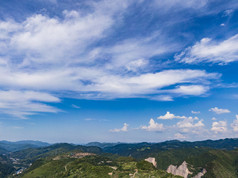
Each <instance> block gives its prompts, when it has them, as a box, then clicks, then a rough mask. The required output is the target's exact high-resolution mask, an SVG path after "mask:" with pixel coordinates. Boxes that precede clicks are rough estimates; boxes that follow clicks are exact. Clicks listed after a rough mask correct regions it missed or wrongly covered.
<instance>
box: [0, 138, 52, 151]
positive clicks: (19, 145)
mask: <svg viewBox="0 0 238 178" xmlns="http://www.w3.org/2000/svg"><path fill="white" fill-rule="evenodd" d="M49 145H50V144H49V143H46V142H40V141H32V140H25V141H17V142H9V141H5V140H3V141H0V152H1V148H2V149H4V150H6V151H8V152H14V151H19V150H23V149H28V148H39V147H45V146H49Z"/></svg>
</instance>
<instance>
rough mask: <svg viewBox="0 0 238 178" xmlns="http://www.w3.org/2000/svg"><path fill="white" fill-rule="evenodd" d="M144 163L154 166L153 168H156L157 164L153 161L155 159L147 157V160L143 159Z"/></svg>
mask: <svg viewBox="0 0 238 178" xmlns="http://www.w3.org/2000/svg"><path fill="white" fill-rule="evenodd" d="M145 161H147V162H149V163H152V164H153V165H154V167H157V162H156V161H155V158H153V157H149V158H147V159H145Z"/></svg>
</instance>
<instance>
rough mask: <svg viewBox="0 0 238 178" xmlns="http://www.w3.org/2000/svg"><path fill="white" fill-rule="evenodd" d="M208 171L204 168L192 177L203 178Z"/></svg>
mask: <svg viewBox="0 0 238 178" xmlns="http://www.w3.org/2000/svg"><path fill="white" fill-rule="evenodd" d="M206 173H207V170H206V169H203V170H202V172H199V173H198V174H197V175H196V176H194V177H192V178H201V177H202V176H204V174H206Z"/></svg>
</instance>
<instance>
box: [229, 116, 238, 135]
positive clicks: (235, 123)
mask: <svg viewBox="0 0 238 178" xmlns="http://www.w3.org/2000/svg"><path fill="white" fill-rule="evenodd" d="M231 127H232V129H233V131H234V132H238V115H236V119H235V120H234V121H233V122H232V124H231Z"/></svg>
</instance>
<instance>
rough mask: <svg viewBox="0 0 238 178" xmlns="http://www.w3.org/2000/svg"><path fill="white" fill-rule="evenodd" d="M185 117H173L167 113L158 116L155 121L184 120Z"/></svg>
mask: <svg viewBox="0 0 238 178" xmlns="http://www.w3.org/2000/svg"><path fill="white" fill-rule="evenodd" d="M185 118H186V117H185V116H175V115H174V114H172V113H170V112H167V113H166V114H165V115H164V116H159V117H157V119H163V120H170V119H185Z"/></svg>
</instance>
